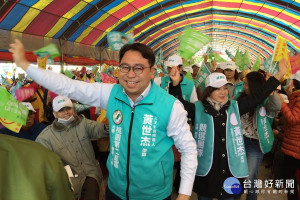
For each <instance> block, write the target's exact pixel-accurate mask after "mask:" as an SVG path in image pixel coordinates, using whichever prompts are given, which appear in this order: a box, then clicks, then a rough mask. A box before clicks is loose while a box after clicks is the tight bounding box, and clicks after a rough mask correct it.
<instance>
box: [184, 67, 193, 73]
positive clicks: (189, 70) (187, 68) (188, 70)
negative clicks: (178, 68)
mask: <svg viewBox="0 0 300 200" xmlns="http://www.w3.org/2000/svg"><path fill="white" fill-rule="evenodd" d="M182 71H185V72H192V71H193V70H192V68H191V67H190V66H187V67H185V68H183V70H182Z"/></svg>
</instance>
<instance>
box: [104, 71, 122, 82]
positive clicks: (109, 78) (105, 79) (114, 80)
mask: <svg viewBox="0 0 300 200" xmlns="http://www.w3.org/2000/svg"><path fill="white" fill-rule="evenodd" d="M100 75H101V78H102V83H117V82H118V80H117V79H115V78H113V77H111V76H109V75H107V74H105V73H103V72H101V73H100Z"/></svg>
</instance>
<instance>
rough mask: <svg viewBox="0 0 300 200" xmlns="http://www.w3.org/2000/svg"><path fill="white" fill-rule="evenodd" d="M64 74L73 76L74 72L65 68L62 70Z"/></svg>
mask: <svg viewBox="0 0 300 200" xmlns="http://www.w3.org/2000/svg"><path fill="white" fill-rule="evenodd" d="M64 74H65V75H66V76H67V77H69V78H73V76H74V73H73V72H71V71H69V70H67V69H66V70H65V71H64Z"/></svg>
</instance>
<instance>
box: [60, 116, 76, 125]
mask: <svg viewBox="0 0 300 200" xmlns="http://www.w3.org/2000/svg"><path fill="white" fill-rule="evenodd" d="M74 119H75V118H74V116H73V115H72V116H71V117H70V118H69V119H67V120H66V119H61V118H58V119H57V122H58V123H61V124H63V125H65V126H67V125H69V124H71V123H72V121H74Z"/></svg>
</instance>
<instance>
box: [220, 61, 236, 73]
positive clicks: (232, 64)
mask: <svg viewBox="0 0 300 200" xmlns="http://www.w3.org/2000/svg"><path fill="white" fill-rule="evenodd" d="M220 68H221V69H223V70H225V69H231V70H232V71H234V70H236V69H237V66H236V65H235V62H233V61H227V62H222V63H220Z"/></svg>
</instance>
